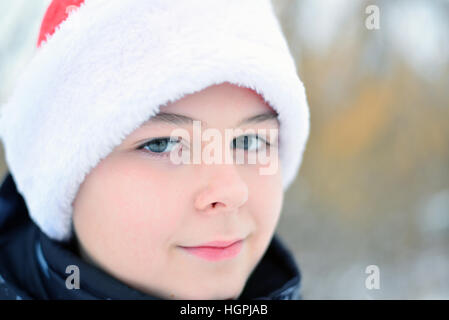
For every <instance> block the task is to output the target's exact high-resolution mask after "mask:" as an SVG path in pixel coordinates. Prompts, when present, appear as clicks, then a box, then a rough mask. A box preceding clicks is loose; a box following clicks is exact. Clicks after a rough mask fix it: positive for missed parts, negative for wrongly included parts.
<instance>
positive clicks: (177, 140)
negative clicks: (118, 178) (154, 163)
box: [137, 134, 271, 159]
mask: <svg viewBox="0 0 449 320" xmlns="http://www.w3.org/2000/svg"><path fill="white" fill-rule="evenodd" d="M245 137H254V138H255V139H256V141H257V140H260V141H261V142H262V143H265V145H266V146H268V147H269V146H270V145H271V144H270V143H269V142H268V141H266V140H265V139H263V138H262V137H260V136H259V135H257V134H251V135H244V136H239V137H237V138H245ZM237 138H235V139H233V140H232V145H233V146H234V145H235V141H236V139H237ZM164 140H167V141H168V142H167V145H168V144H170V143H174V144H178V143H180V142H181V140H182V139H181V138H172V137H160V138H154V139H151V140H150V141H147V142H145V143H144V144H142V145H140V146H138V147H137V150H140V151H142V152H144V153H145V154H146V155H148V156H150V157H153V158H159V159H160V158H168V157H169V156H170V152H171V151H165V152H154V151H149V150H146V149H145V147H147V146H149V145H150V144H151V143H154V142H157V141H164ZM257 150H259V149H257ZM257 150H256V151H257ZM245 151H251V150H245Z"/></svg>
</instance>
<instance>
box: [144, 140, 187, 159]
mask: <svg viewBox="0 0 449 320" xmlns="http://www.w3.org/2000/svg"><path fill="white" fill-rule="evenodd" d="M179 142H180V139H179V138H172V137H163V138H156V139H153V140H150V141H148V142H146V143H144V144H143V145H141V146H139V147H138V148H137V149H138V150H142V149H144V150H146V151H145V152H146V153H149V154H150V155H151V156H155V157H164V156H168V155H169V153H170V152H171V151H172V150H173V147H174V146H176V145H177V144H178V143H179Z"/></svg>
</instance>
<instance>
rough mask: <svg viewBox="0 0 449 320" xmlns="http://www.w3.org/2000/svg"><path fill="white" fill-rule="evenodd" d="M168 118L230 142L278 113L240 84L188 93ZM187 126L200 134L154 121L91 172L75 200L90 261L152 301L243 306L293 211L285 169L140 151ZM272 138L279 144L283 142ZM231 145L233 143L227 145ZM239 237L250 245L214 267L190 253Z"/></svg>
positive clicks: (272, 122)
mask: <svg viewBox="0 0 449 320" xmlns="http://www.w3.org/2000/svg"><path fill="white" fill-rule="evenodd" d="M160 111H161V112H162V111H163V112H165V113H175V114H178V115H184V116H187V117H190V118H193V119H198V120H201V122H202V123H204V126H207V127H208V128H217V129H218V130H220V131H223V136H224V129H226V128H235V126H236V124H237V123H239V122H241V121H242V120H243V119H246V118H250V117H252V116H255V115H258V114H264V113H267V112H274V111H273V109H271V107H270V106H269V105H268V104H267V103H266V102H265V101H264V100H263V99H262V98H261V96H260V95H258V94H257V93H256V92H255V91H253V90H250V89H247V88H242V87H238V86H236V85H232V84H230V83H223V84H220V85H214V86H210V87H208V88H206V89H204V90H202V91H200V92H197V93H194V94H191V95H187V96H185V97H183V98H182V99H180V100H178V101H176V102H174V103H169V104H167V105H164V106H162V107H161V108H160ZM202 126H203V124H202ZM180 127H181V128H185V129H186V130H188V131H189V132H191V131H192V125H191V124H188V123H185V124H182V123H178V124H174V123H170V122H165V121H152V120H151V119H150V120H149V121H148V122H146V125H142V126H141V127H139V128H138V129H136V130H135V131H133V132H132V133H131V134H130V135H128V136H127V137H126V138H125V140H123V141H122V143H121V144H120V145H119V146H118V147H116V148H115V149H114V150H113V151H112V152H111V153H110V154H109V155H108V156H107V157H106V158H105V159H103V160H102V161H101V162H100V163H99V164H98V165H97V166H96V167H95V168H94V169H93V170H92V171H91V172H90V173H89V174H88V175H87V177H86V179H85V180H84V182H83V183H82V184H81V186H80V189H79V191H78V194H77V196H76V198H75V200H74V202H73V210H74V211H73V226H74V230H75V234H76V237H77V241H78V243H79V246H80V254H81V256H82V257H83V258H84V259H85V260H86V261H88V262H90V263H92V264H94V265H96V266H98V267H99V268H101V269H102V270H104V271H105V272H107V273H109V274H110V275H112V276H114V277H115V278H117V279H119V280H121V281H122V282H124V283H126V284H127V285H129V286H130V287H133V288H136V289H138V290H140V291H142V292H145V293H148V294H150V295H156V296H159V297H162V298H165V299H220V300H221V299H236V298H238V296H239V295H240V294H241V293H242V291H243V289H244V287H245V284H246V282H247V280H248V277H249V276H250V274H251V272H252V271H253V270H254V268H255V267H256V265H257V264H258V263H259V261H260V259H261V258H262V256H263V254H264V253H265V251H266V249H267V248H268V245H269V243H270V241H271V239H272V236H273V234H274V232H275V228H276V225H277V223H278V220H279V217H280V213H281V209H282V204H283V188H282V180H281V166H280V165H279V169H278V170H277V171H276V173H275V174H271V175H261V174H260V173H259V170H258V169H259V167H260V166H262V165H261V164H235V163H234V164H205V163H201V164H181V165H175V164H173V163H171V162H170V159H169V158H168V157H165V158H164V157H163V156H162V157H161V156H160V155H161V154H162V153H158V154H153V153H152V151H153V150H154V149H150V148H148V147H147V148H146V149H145V148H143V149H142V148H141V149H138V147H139V146H141V145H142V144H144V143H145V142H148V141H151V140H152V139H154V138H160V137H167V136H170V134H171V131H172V130H174V129H176V128H180ZM202 128H203V127H202ZM240 128H242V129H243V130H245V129H247V128H251V129H254V130H258V129H267V130H269V129H272V128H279V123H278V121H277V120H276V119H275V118H271V119H270V118H269V117H268V118H267V119H265V120H261V121H259V122H256V121H254V122H250V123H245V124H243V125H241V126H240ZM269 139H270V141H271V142H272V143H273V144H274V143H277V141H278V139H279V137H278V136H270V137H269ZM139 141H140V142H139ZM223 148H232V146H229V145H225V144H224V143H223ZM167 150H168V151H169V150H170V149H167ZM247 152H254V151H247ZM158 155H159V157H158ZM234 238H244V241H243V247H242V250H241V251H240V253H239V254H238V255H237V256H236V257H233V258H231V259H225V260H219V261H207V260H204V259H201V258H199V257H197V256H195V255H192V254H189V253H187V252H186V251H185V250H183V249H182V248H181V247H180V246H195V245H200V244H203V243H205V242H209V241H215V240H230V239H234Z"/></svg>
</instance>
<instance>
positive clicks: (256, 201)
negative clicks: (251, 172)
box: [250, 175, 284, 235]
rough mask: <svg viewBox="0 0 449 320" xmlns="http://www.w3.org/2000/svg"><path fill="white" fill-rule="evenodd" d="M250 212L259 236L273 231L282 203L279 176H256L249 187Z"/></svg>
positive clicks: (282, 195) (282, 194)
mask: <svg viewBox="0 0 449 320" xmlns="http://www.w3.org/2000/svg"><path fill="white" fill-rule="evenodd" d="M250 193H251V194H250V202H251V203H250V206H251V209H250V210H251V212H253V215H254V217H255V220H256V223H257V225H258V229H259V231H260V232H261V234H265V235H266V234H268V235H269V234H270V233H272V232H273V231H274V228H275V227H276V224H277V222H278V220H279V217H280V214H281V210H282V205H283V201H284V192H283V188H282V181H281V179H280V176H277V175H273V176H260V175H259V176H257V177H255V178H254V179H253V181H252V182H251V187H250Z"/></svg>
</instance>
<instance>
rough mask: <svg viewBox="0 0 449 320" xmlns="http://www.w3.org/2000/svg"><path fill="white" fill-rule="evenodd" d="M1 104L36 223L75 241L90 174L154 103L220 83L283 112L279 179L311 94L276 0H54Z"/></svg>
mask: <svg viewBox="0 0 449 320" xmlns="http://www.w3.org/2000/svg"><path fill="white" fill-rule="evenodd" d="M38 45H39V48H38V49H37V51H36V54H35V56H34V57H33V59H32V60H31V61H30V63H29V65H28V68H26V70H25V71H24V73H23V74H22V76H21V78H20V79H19V81H18V83H17V86H16V87H15V90H14V91H13V94H12V95H11V97H10V99H9V100H8V102H7V103H6V104H5V105H4V106H3V108H2V110H1V111H2V113H1V117H0V136H1V139H2V141H3V145H4V149H5V155H6V162H7V165H8V168H9V170H10V172H11V174H12V176H13V177H14V180H15V182H16V185H17V189H18V191H19V192H20V193H21V195H22V196H23V197H24V199H25V202H26V205H27V208H28V210H29V214H30V216H31V218H32V219H33V221H34V222H35V223H36V224H37V225H38V226H39V227H40V228H41V230H42V231H43V232H44V233H46V234H47V235H48V236H49V237H50V238H52V239H55V240H61V241H62V240H68V239H70V238H71V236H72V228H71V223H72V202H73V200H74V198H75V196H76V194H77V191H78V189H79V186H80V184H81V183H82V182H83V180H84V178H85V177H86V175H87V174H88V173H89V172H90V171H91V170H92V169H93V168H94V167H95V166H96V165H97V164H98V163H99V162H100V161H101V159H103V158H105V157H106V156H107V155H108V154H109V153H110V152H111V151H112V150H113V149H114V148H115V147H116V146H118V145H120V144H121V142H122V141H123V140H124V139H125V138H126V136H127V135H129V134H130V133H131V132H133V131H134V130H135V129H137V128H138V127H139V126H140V125H141V124H142V123H143V122H145V121H147V120H148V119H149V118H150V117H151V116H153V115H155V114H156V113H157V112H158V110H159V106H161V105H163V104H166V103H168V102H174V101H176V100H178V99H180V98H182V97H183V96H185V95H187V94H191V93H194V92H198V91H201V90H202V89H204V88H206V87H208V86H211V85H214V84H219V83H223V82H230V83H232V84H235V85H238V86H241V87H246V88H250V89H253V90H254V91H256V92H257V93H258V94H260V95H261V96H262V97H263V98H264V100H265V101H266V102H267V103H268V104H269V105H270V106H271V107H272V108H273V109H274V110H276V111H277V112H278V119H279V122H280V136H279V137H280V138H279V139H280V150H279V156H280V161H281V164H282V174H283V176H282V179H283V186H284V189H287V188H288V187H289V185H290V184H291V182H292V181H293V180H294V178H295V176H296V175H297V171H298V170H299V167H300V164H301V160H302V155H303V152H304V149H305V146H306V142H307V139H308V135H309V110H308V106H307V101H306V95H305V90H304V86H303V84H302V82H301V81H300V79H299V77H298V75H297V71H296V66H295V62H294V60H293V57H292V56H291V54H290V51H289V48H288V45H287V42H286V40H285V38H284V36H283V34H282V30H281V27H280V24H279V22H278V20H277V19H276V16H275V14H274V10H273V7H272V4H271V2H270V0H207V1H204V0H151V1H148V0H126V1H124V0H85V1H83V0H53V2H52V3H51V4H50V6H49V8H48V10H47V12H46V14H45V17H44V20H43V23H42V27H41V32H40V36H39V40H38Z"/></svg>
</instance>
